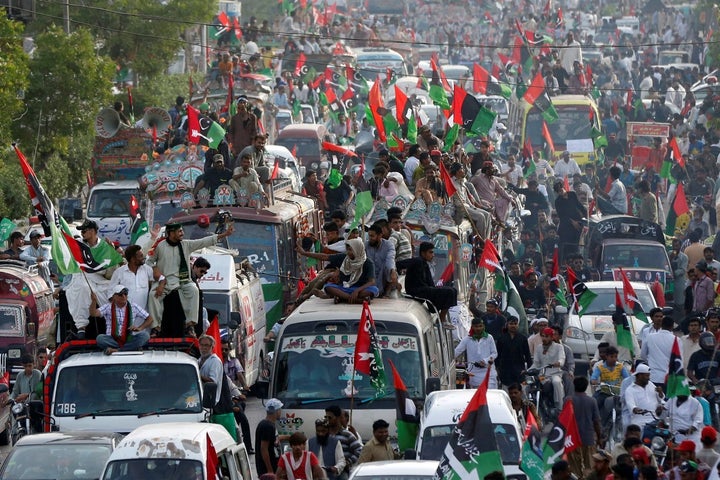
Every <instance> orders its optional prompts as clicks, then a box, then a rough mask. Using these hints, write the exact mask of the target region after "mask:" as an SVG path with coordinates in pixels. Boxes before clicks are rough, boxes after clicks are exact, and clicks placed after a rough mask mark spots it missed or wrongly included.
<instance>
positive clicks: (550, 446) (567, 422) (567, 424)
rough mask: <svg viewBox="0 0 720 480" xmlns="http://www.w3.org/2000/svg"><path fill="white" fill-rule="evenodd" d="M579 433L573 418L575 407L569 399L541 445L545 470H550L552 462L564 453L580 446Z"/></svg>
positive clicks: (560, 457)
mask: <svg viewBox="0 0 720 480" xmlns="http://www.w3.org/2000/svg"><path fill="white" fill-rule="evenodd" d="M580 444H581V442H580V434H579V432H578V427H577V422H576V420H575V408H574V406H573V402H572V400H571V399H568V400H566V401H565V405H563V408H562V410H561V411H560V415H558V421H557V422H556V423H555V425H553V429H552V431H551V432H550V435H549V436H548V437H547V439H546V441H545V445H544V447H543V459H544V463H545V470H550V468H552V465H553V463H555V462H557V461H558V460H560V459H562V457H563V455H564V454H567V453H570V452H572V451H573V450H575V449H576V448H578V447H580Z"/></svg>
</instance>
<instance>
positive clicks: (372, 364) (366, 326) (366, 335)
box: [354, 301, 387, 396]
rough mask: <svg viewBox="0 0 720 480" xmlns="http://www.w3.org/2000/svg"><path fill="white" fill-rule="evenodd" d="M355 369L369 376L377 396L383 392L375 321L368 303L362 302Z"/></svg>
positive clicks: (383, 382)
mask: <svg viewBox="0 0 720 480" xmlns="http://www.w3.org/2000/svg"><path fill="white" fill-rule="evenodd" d="M354 365H355V371H356V372H360V373H364V374H365V375H369V376H370V385H372V387H373V388H374V389H375V391H376V392H377V396H382V395H383V394H384V393H385V384H386V383H387V382H386V379H385V367H384V366H383V360H382V354H381V352H380V344H379V342H378V337H377V331H376V330H375V321H374V320H373V318H372V314H371V313H370V305H368V302H367V301H365V302H363V309H362V316H361V317H360V326H359V328H358V333H357V340H356V341H355V355H354Z"/></svg>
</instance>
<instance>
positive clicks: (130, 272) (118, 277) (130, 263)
mask: <svg viewBox="0 0 720 480" xmlns="http://www.w3.org/2000/svg"><path fill="white" fill-rule="evenodd" d="M125 260H127V263H126V264H125V265H123V266H121V267H120V268H118V269H117V270H115V272H113V275H112V278H111V279H110V285H111V286H113V287H114V286H115V285H125V287H126V288H127V289H128V300H129V301H130V302H132V303H136V304H138V305H140V307H142V308H143V309H145V310H147V308H148V295H149V294H150V285H151V284H152V282H153V281H155V280H157V279H156V278H154V274H153V269H152V267H150V266H149V265H147V264H146V263H145V260H146V259H145V253H144V252H143V251H142V247H141V246H140V245H130V246H129V247H128V248H127V250H125ZM158 278H159V277H158ZM154 294H155V295H157V292H155V293H154Z"/></svg>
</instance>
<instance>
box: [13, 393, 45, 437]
mask: <svg viewBox="0 0 720 480" xmlns="http://www.w3.org/2000/svg"><path fill="white" fill-rule="evenodd" d="M10 403H11V405H12V407H11V408H10V411H11V412H12V417H13V422H12V432H11V434H10V439H11V443H10V444H11V445H15V443H16V442H17V441H18V440H20V439H21V438H22V437H24V436H25V435H32V434H33V433H40V432H38V431H36V430H35V428H33V425H32V418H31V408H30V404H31V403H41V402H38V401H37V400H25V401H24V402H16V401H14V400H11V401H10ZM41 410H42V409H37V411H41Z"/></svg>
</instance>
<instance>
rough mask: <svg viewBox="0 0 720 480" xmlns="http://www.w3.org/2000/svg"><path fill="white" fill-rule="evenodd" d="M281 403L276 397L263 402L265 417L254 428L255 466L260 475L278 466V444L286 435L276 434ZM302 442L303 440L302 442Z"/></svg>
mask: <svg viewBox="0 0 720 480" xmlns="http://www.w3.org/2000/svg"><path fill="white" fill-rule="evenodd" d="M282 407H283V403H282V402H281V401H280V400H278V399H277V398H271V399H270V400H268V401H266V402H265V413H266V415H265V418H264V419H262V420H260V423H258V426H257V428H256V429H255V446H256V447H257V450H258V452H257V453H256V454H255V468H256V470H257V475H258V477H260V476H261V475H264V474H266V473H273V472H275V471H277V468H278V457H279V456H278V446H279V445H280V442H282V441H287V440H288V438H289V437H288V436H287V435H278V434H277V430H276V429H275V422H277V421H278V420H280V415H281V413H282ZM303 443H304V442H303Z"/></svg>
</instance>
